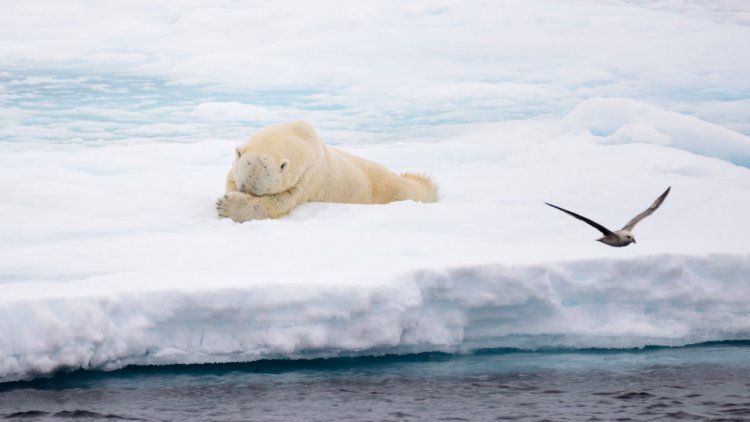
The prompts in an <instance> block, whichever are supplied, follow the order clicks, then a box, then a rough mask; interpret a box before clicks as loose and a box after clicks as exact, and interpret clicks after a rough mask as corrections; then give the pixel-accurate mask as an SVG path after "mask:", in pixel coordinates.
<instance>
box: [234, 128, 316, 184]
mask: <svg viewBox="0 0 750 422" xmlns="http://www.w3.org/2000/svg"><path fill="white" fill-rule="evenodd" d="M322 149H323V145H322V143H321V142H320V140H319V139H318V135H317V134H316V133H315V129H313V127H312V126H310V125H309V124H307V123H305V122H291V123H284V124H280V125H276V126H269V127H267V128H264V129H261V130H260V131H259V132H258V133H256V134H255V135H253V136H252V137H251V138H250V139H249V140H248V141H247V142H245V143H244V144H242V145H240V146H239V147H237V148H236V150H235V160H234V164H233V165H232V176H233V177H234V183H235V185H236V188H237V190H238V191H240V192H245V193H249V194H252V195H255V196H264V195H273V194H276V193H281V192H284V191H287V190H289V189H291V188H292V187H294V186H295V185H297V183H298V182H299V181H300V179H301V178H302V177H303V175H304V174H305V173H306V172H307V171H308V169H309V168H310V167H311V166H312V165H313V164H314V163H315V162H316V161H317V160H318V159H319V157H320V155H321V154H322Z"/></svg>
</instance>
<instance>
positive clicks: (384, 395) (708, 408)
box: [0, 342, 750, 421]
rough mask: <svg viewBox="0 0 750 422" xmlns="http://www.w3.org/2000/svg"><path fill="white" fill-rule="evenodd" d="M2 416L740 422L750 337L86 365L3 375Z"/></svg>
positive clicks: (749, 384) (745, 408)
mask: <svg viewBox="0 0 750 422" xmlns="http://www.w3.org/2000/svg"><path fill="white" fill-rule="evenodd" d="M0 417H2V418H6V419H9V420H70V419H80V420H148V421H171V420H215V421H231V420H235V421H237V420H263V421H290V420H307V421H389V420H390V421H412V420H435V421H437V420H442V421H485V420H558V421H559V420H571V421H577V420H592V421H595V420H644V421H647V420H668V419H674V420H723V421H731V420H737V421H740V420H749V419H750V343H747V342H724V343H706V344H701V345H695V346H688V347H681V348H644V349H632V350H604V349H590V350H546V351H536V352H530V351H520V350H514V349H493V350H484V351H478V352H475V353H472V354H468V355H452V354H444V353H425V354H414V355H404V356H393V355H391V356H381V357H358V358H337V359H313V360H268V361H260V362H253V363H236V364H205V365H186V366H162V367H144V366H140V367H128V368H125V369H122V370H118V371H113V372H101V371H80V370H79V371H74V372H69V373H60V374H58V375H56V376H53V377H51V378H43V379H37V380H34V381H28V382H15V383H5V384H0Z"/></svg>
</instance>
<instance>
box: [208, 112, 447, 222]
mask: <svg viewBox="0 0 750 422" xmlns="http://www.w3.org/2000/svg"><path fill="white" fill-rule="evenodd" d="M406 199H411V200H414V201H419V202H435V201H437V186H436V185H435V184H434V183H433V182H432V179H430V177H428V176H424V175H420V174H414V173H403V174H401V175H398V174H395V173H393V172H392V171H390V170H388V169H387V168H385V167H383V166H381V165H380V164H377V163H374V162H372V161H368V160H365V159H363V158H360V157H356V156H354V155H351V154H349V153H346V152H344V151H341V150H338V149H335V148H330V147H328V146H326V145H324V144H323V142H322V141H321V140H320V138H318V135H317V133H316V132H315V129H314V128H313V127H312V126H311V125H309V124H308V123H305V122H301V121H297V122H291V123H283V124H279V125H275V126H269V127H266V128H263V129H261V130H260V131H258V132H257V133H256V134H255V135H253V136H252V137H251V138H250V139H249V140H248V141H247V142H245V143H243V144H242V145H240V146H239V147H237V148H236V149H235V160H234V163H233V164H232V168H231V170H230V171H229V174H227V179H226V194H225V195H224V196H223V197H221V198H219V200H218V201H217V202H216V209H217V210H218V212H219V216H221V217H228V218H231V219H232V220H234V221H237V222H243V221H247V220H257V219H264V218H278V217H280V216H283V215H285V214H287V213H288V212H289V211H290V210H291V209H292V208H294V207H296V206H297V205H298V204H302V203H305V202H342V203H350V204H384V203H387V202H393V201H402V200H406Z"/></svg>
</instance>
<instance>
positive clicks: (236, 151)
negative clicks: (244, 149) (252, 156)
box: [234, 148, 242, 158]
mask: <svg viewBox="0 0 750 422" xmlns="http://www.w3.org/2000/svg"><path fill="white" fill-rule="evenodd" d="M240 155H242V154H240V149H239V148H235V149H234V156H235V157H237V158H240Z"/></svg>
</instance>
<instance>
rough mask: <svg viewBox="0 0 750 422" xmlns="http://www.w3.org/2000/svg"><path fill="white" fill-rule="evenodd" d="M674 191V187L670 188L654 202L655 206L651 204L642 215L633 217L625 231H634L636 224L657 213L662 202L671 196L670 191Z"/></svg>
mask: <svg viewBox="0 0 750 422" xmlns="http://www.w3.org/2000/svg"><path fill="white" fill-rule="evenodd" d="M670 189H672V187H671V186H670V187H668V188H667V190H665V191H664V193H662V194H661V196H660V197H658V198H656V201H654V203H653V204H651V206H650V207H648V209H647V210H646V211H643V212H642V213H640V214H638V215H636V216H635V217H633V219H632V220H630V221H628V224H626V225H625V227H623V228H622V229H623V230H627V231H632V230H633V227H635V225H636V224H638V223H639V222H640V221H641V220H643V219H644V218H646V217H648V216H649V215H651V214H653V213H654V211H656V209H657V208H659V206H660V205H661V203H662V202H664V200H665V199H666V198H667V195H669V190H670Z"/></svg>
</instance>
